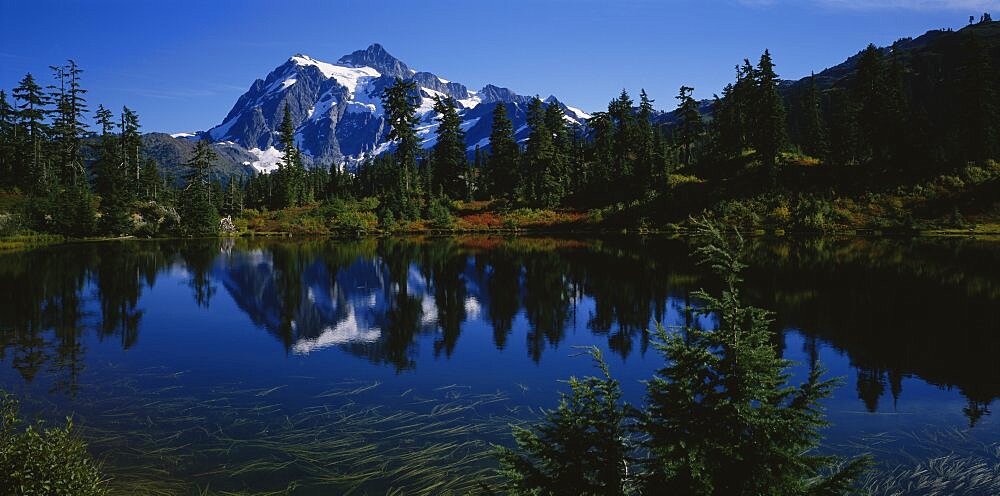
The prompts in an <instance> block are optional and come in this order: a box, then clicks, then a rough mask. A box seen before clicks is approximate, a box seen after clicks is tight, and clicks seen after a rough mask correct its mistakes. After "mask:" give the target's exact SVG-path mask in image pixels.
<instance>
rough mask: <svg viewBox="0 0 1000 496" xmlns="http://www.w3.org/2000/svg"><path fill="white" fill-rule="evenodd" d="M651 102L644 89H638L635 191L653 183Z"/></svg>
mask: <svg viewBox="0 0 1000 496" xmlns="http://www.w3.org/2000/svg"><path fill="white" fill-rule="evenodd" d="M653 102H654V100H652V99H650V98H649V95H647V94H646V90H645V89H641V90H639V113H638V114H636V133H635V134H636V136H635V139H636V158H635V181H634V183H635V186H636V188H637V192H642V191H645V190H647V189H649V188H650V187H651V186H652V184H653V181H652V179H653V175H654V170H655V169H656V167H655V165H654V162H655V156H656V147H655V141H656V136H655V130H654V129H653V122H652V119H653Z"/></svg>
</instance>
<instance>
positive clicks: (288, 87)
mask: <svg viewBox="0 0 1000 496" xmlns="http://www.w3.org/2000/svg"><path fill="white" fill-rule="evenodd" d="M397 77H401V78H404V79H408V80H412V81H414V82H416V83H417V86H418V87H419V91H420V97H421V104H420V107H419V109H418V111H417V112H418V115H419V117H420V123H419V124H418V128H417V131H418V134H419V135H420V136H421V137H423V138H424V146H425V147H431V146H433V144H434V141H435V138H434V130H435V128H436V127H437V122H436V120H435V118H434V117H435V115H436V114H435V112H434V111H433V104H434V97H435V96H448V97H451V98H454V99H455V100H456V101H457V102H458V104H459V106H460V107H461V109H460V113H461V115H462V119H463V126H462V128H463V129H464V130H465V133H466V142H467V146H468V149H469V151H470V153H471V152H472V151H474V150H475V148H476V146H480V147H484V148H485V147H488V145H489V134H490V130H491V128H492V112H493V109H494V107H495V106H496V105H498V104H503V105H506V106H507V111H508V115H509V117H510V118H511V120H512V121H513V123H514V129H515V130H516V133H517V138H518V139H519V140H524V139H525V138H527V135H528V129H527V125H526V121H527V106H528V101H529V100H530V98H531V97H528V96H524V95H518V94H516V93H514V92H513V91H511V90H509V89H507V88H501V87H497V86H493V85H487V86H486V87H484V88H482V89H481V90H479V91H472V90H469V89H468V88H467V87H466V86H465V85H463V84H460V83H456V82H453V81H448V80H446V79H442V78H440V77H438V76H436V75H434V74H432V73H430V72H421V71H415V70H413V69H411V68H409V67H408V66H407V65H406V64H405V63H403V62H402V61H400V60H398V59H396V58H395V57H393V56H392V55H390V54H389V53H388V52H386V50H385V49H384V48H382V46H381V45H378V44H374V45H371V46H369V47H368V48H367V49H365V50H358V51H356V52H353V53H351V54H348V55H345V56H343V57H341V58H340V59H339V60H337V62H336V63H333V64H331V63H327V62H322V61H320V60H317V59H315V58H312V57H310V56H308V55H303V54H297V55H294V56H292V57H291V58H289V59H288V60H287V61H286V62H285V63H283V64H281V65H280V66H278V67H277V68H276V69H274V70H273V71H271V73H270V74H268V75H267V77H266V78H264V79H258V80H256V81H254V82H253V84H252V85H251V86H250V89H249V90H248V91H247V92H246V93H244V94H243V96H241V97H240V98H239V100H237V102H236V104H235V105H234V106H233V108H232V110H230V112H229V114H228V115H227V116H226V118H225V119H223V121H222V123H221V124H219V125H218V126H215V127H214V128H212V129H210V130H209V131H207V133H202V136H205V135H207V137H209V138H210V139H211V140H212V141H214V142H216V143H227V144H228V143H232V144H234V145H238V146H239V147H242V148H244V149H245V150H247V151H248V152H249V153H250V154H251V156H252V157H253V158H254V159H253V160H249V161H247V162H246V163H245V165H249V166H252V167H253V168H254V169H256V170H257V171H262V172H269V171H271V170H273V169H274V168H276V167H277V165H276V164H277V161H278V160H279V159H280V157H281V156H282V152H281V151H279V144H278V137H279V136H278V130H279V128H280V126H281V121H282V118H283V115H284V108H285V105H286V104H287V105H288V107H289V110H290V112H291V116H292V122H293V123H294V125H295V129H296V142H297V144H298V146H299V148H300V149H301V150H302V152H303V155H304V158H305V161H306V162H307V165H310V164H314V165H324V166H326V165H330V164H334V163H336V164H340V163H347V164H352V163H356V161H358V160H360V159H363V158H365V157H370V156H373V155H375V154H378V153H381V152H383V151H385V150H388V149H389V148H390V146H391V144H389V143H387V142H386V135H387V133H388V126H387V125H386V122H385V119H384V112H383V109H382V104H381V95H382V91H383V90H384V89H385V88H386V87H387V86H391V85H392V84H393V82H394V80H395V78H397ZM545 101H546V103H547V104H557V105H559V106H560V107H562V108H563V110H564V111H565V113H566V119H567V121H568V122H570V123H583V121H584V120H585V119H586V118H587V117H589V116H588V115H587V114H586V113H584V112H583V111H581V110H579V109H576V108H573V107H568V106H566V105H564V104H562V103H561V102H559V100H557V99H556V98H555V97H554V96H550V97H549V98H547V99H546V100H545ZM185 137H187V136H185Z"/></svg>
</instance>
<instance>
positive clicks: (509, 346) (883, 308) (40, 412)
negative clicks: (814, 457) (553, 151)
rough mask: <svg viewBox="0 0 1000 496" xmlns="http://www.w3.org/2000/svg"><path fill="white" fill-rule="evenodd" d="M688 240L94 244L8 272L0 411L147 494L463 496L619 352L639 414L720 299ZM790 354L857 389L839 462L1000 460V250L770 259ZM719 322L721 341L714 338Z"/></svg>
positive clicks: (773, 253) (753, 271)
mask: <svg viewBox="0 0 1000 496" xmlns="http://www.w3.org/2000/svg"><path fill="white" fill-rule="evenodd" d="M693 247H694V245H693V244H692V242H691V241H689V240H685V239H670V238H665V237H636V236H632V237H622V236H616V237H603V238H587V239H580V238H569V237H565V238H561V237H545V238H543V237H539V238H535V237H489V236H468V237H424V238H387V239H385V238H383V239H363V240H357V241H339V240H328V239H316V240H309V239H306V240H287V239H284V240H272V239H265V240H253V239H251V240H248V239H235V240H233V239H225V240H190V241H138V240H136V241H113V242H99V243H98V242H95V243H78V244H68V245H62V246H55V247H48V248H42V249H37V250H33V251H28V252H19V253H11V254H4V255H0V293H2V294H3V297H2V298H0V388H3V389H6V390H8V391H10V392H13V393H15V394H16V395H17V396H18V397H19V398H20V399H21V400H22V407H23V409H24V412H25V413H27V414H28V415H29V416H32V417H35V416H37V417H40V418H44V419H48V420H51V421H58V420H59V419H61V418H64V417H66V416H68V415H73V416H74V421H75V423H76V425H77V426H79V428H80V429H81V432H82V434H83V435H84V436H85V437H86V439H87V440H88V441H89V442H90V443H91V447H92V449H93V451H94V452H95V453H96V454H97V455H98V456H99V457H101V459H103V460H105V461H106V464H107V465H106V468H107V470H108V471H109V472H110V473H111V474H112V475H113V476H114V477H115V481H116V482H115V484H116V487H118V488H119V489H120V490H121V491H122V492H123V493H127V492H142V493H147V494H178V493H180V494H190V493H194V494H197V491H198V490H202V489H206V488H209V489H211V490H213V491H238V490H244V489H248V488H252V489H254V490H260V491H263V490H267V491H279V490H283V489H287V490H288V492H290V493H292V494H330V493H332V492H333V493H336V492H342V491H346V490H348V489H349V488H356V489H358V490H359V491H360V493H373V494H384V493H385V492H386V491H388V490H389V489H390V488H396V489H402V490H404V491H405V492H406V493H407V494H421V493H426V494H440V493H446V492H448V491H452V492H454V493H464V492H466V491H469V490H472V489H475V488H476V487H477V486H478V484H479V483H480V482H484V481H485V482H489V480H490V477H491V476H492V475H491V469H492V467H493V466H494V462H493V459H492V458H491V456H490V454H489V452H488V449H489V447H490V445H491V443H501V444H510V443H511V437H510V427H509V425H510V424H511V423H517V422H522V421H525V420H530V419H534V418H537V415H538V413H539V409H541V408H551V407H554V406H555V405H556V403H557V401H558V393H559V392H560V391H565V390H566V389H567V388H566V387H565V384H564V383H562V382H560V381H561V380H564V379H566V378H568V377H569V376H571V375H577V376H581V375H586V374H590V373H593V372H594V371H595V370H594V368H593V364H592V362H591V361H590V360H589V359H588V358H587V357H585V356H580V355H581V353H582V352H583V351H584V350H582V349H581V347H585V346H597V347H599V348H600V349H602V350H603V351H604V355H605V357H606V358H607V360H608V363H609V366H610V368H611V372H612V374H613V375H614V376H615V377H616V378H617V379H619V380H620V381H621V382H622V385H623V389H624V392H625V396H626V399H627V400H628V401H629V402H631V403H641V402H642V401H643V393H644V388H643V384H642V383H641V381H642V380H643V379H646V378H649V377H650V376H651V375H652V374H653V372H654V371H655V370H656V369H657V368H658V367H660V366H661V365H662V364H663V360H662V358H661V357H660V355H659V354H658V353H657V351H656V349H655V348H654V346H653V344H654V340H655V336H654V334H652V333H650V332H647V329H652V328H655V326H656V325H658V324H660V325H664V326H677V325H684V324H685V323H688V324H692V325H711V322H706V321H701V322H692V321H691V320H692V319H691V318H690V313H689V312H687V311H685V309H686V308H687V307H688V306H689V305H692V304H697V302H695V301H691V299H690V297H689V293H690V292H692V291H694V290H696V289H699V288H705V289H707V290H709V291H712V290H714V289H717V288H718V287H719V286H720V283H719V281H718V280H717V279H716V278H715V277H714V276H712V275H711V274H710V273H709V272H708V271H707V270H706V268H704V267H701V266H699V265H697V264H696V263H695V260H694V259H692V256H691V252H692V249H693ZM747 248H748V250H747V251H748V256H747V261H748V262H749V264H750V268H749V269H748V270H747V271H746V273H745V279H746V281H745V284H746V286H745V288H746V289H745V295H746V296H747V298H748V299H749V300H750V301H751V302H752V303H754V304H756V305H758V306H762V307H764V308H767V309H770V310H773V311H774V312H775V315H774V342H775V345H776V346H778V347H779V348H780V349H781V350H782V352H783V354H784V356H785V357H786V358H789V359H791V360H793V361H794V362H795V365H794V367H793V372H794V377H795V379H796V380H798V379H801V378H803V377H804V376H805V375H806V374H807V372H808V370H809V368H810V367H814V366H822V367H824V368H825V369H827V370H828V375H831V376H838V377H842V378H843V383H842V385H841V386H840V387H839V388H838V389H837V390H836V393H835V395H834V396H833V397H832V398H830V399H829V400H827V401H826V402H825V405H826V407H827V412H828V418H829V420H830V422H831V426H830V427H829V428H827V429H826V430H825V431H824V434H825V436H826V441H825V443H824V449H825V450H828V451H830V452H835V453H843V454H856V453H862V452H870V453H874V454H875V456H876V458H877V459H878V461H879V462H880V463H881V464H882V467H884V468H886V469H888V468H891V467H894V466H896V465H898V464H903V465H904V466H905V465H907V464H909V465H913V464H916V463H920V462H922V461H924V460H929V459H931V458H934V457H940V456H944V455H948V454H956V453H957V454H959V455H966V454H968V455H975V454H977V453H981V452H983V451H984V450H985V451H988V448H989V447H990V446H991V445H993V444H995V443H998V442H1000V429H998V427H1000V422H998V419H997V418H996V417H995V416H994V415H992V414H991V412H990V410H991V405H992V404H993V402H994V400H995V399H996V398H997V397H1000V360H998V358H997V357H1000V243H997V242H987V241H976V240H972V239H926V238H916V239H910V238H842V239H826V238H819V239H788V238H776V239H763V238H761V239H752V240H750V241H749V244H748V247H747ZM703 320H704V319H703Z"/></svg>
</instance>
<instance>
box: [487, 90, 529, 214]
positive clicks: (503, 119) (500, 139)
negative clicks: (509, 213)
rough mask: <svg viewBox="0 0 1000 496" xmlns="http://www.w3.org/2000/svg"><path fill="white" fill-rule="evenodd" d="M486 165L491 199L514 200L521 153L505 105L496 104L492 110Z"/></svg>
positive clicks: (501, 103)
mask: <svg viewBox="0 0 1000 496" xmlns="http://www.w3.org/2000/svg"><path fill="white" fill-rule="evenodd" d="M490 152H491V153H490V158H489V164H488V173H487V176H488V182H489V190H490V193H491V194H492V196H493V197H496V198H505V199H507V200H513V199H514V192H515V190H516V188H517V185H518V183H519V180H518V177H519V174H518V162H519V155H520V152H521V149H520V147H519V146H518V144H517V141H516V140H515V138H514V125H513V124H512V123H511V122H510V119H509V118H508V117H507V105H506V104H505V103H503V102H498V103H497V104H496V106H495V107H494V108H493V128H492V130H491V131H490Z"/></svg>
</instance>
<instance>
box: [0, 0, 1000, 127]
mask: <svg viewBox="0 0 1000 496" xmlns="http://www.w3.org/2000/svg"><path fill="white" fill-rule="evenodd" d="M983 11H993V12H994V18H996V17H997V16H998V15H1000V0H715V1H712V0H661V1H656V0H618V1H615V0H548V1H547V0H531V1H528V0H525V1H509V2H507V1H502V0H492V1H490V0H486V1H470V0H463V1H461V2H458V1H420V2H418V1H402V0H400V1H374V0H372V1H282V2H277V1H273V0H272V1H266V2H265V1H257V0H252V1H227V0H196V1H188V2H178V1H172V2H162V1H161V2H153V1H142V0H130V1H124V0H121V1H102V0H91V1H82V0H21V1H15V0H0V88H4V89H7V90H9V89H10V88H12V87H13V86H15V85H16V83H17V81H18V80H19V79H20V78H21V77H22V76H23V75H24V74H25V73H26V72H32V73H34V74H35V75H36V76H40V77H41V78H42V79H44V80H46V81H47V80H48V77H49V72H50V71H49V69H48V66H49V65H53V64H60V63H62V62H63V61H64V60H65V59H67V58H73V59H75V60H76V61H77V62H78V63H79V64H80V65H81V66H82V67H83V69H84V70H85V73H84V81H83V82H84V85H85V87H86V88H87V89H89V90H90V94H89V101H90V104H91V106H92V107H96V106H97V104H98V103H103V104H104V105H105V106H109V107H112V108H115V109H120V108H121V106H122V105H128V106H129V107H131V108H133V109H135V110H137V111H138V112H139V115H140V117H141V120H142V124H143V128H144V130H146V131H154V130H155V131H167V132H177V131H190V130H201V129H207V128H209V127H211V126H213V125H215V124H218V123H219V122H220V121H221V120H222V119H223V117H225V114H226V113H227V112H228V111H229V109H230V107H231V106H232V105H233V103H235V101H236V99H237V98H238V97H239V96H240V95H241V94H242V93H243V92H244V91H245V90H246V89H247V88H248V87H249V86H250V84H251V83H252V82H253V80H254V79H255V78H263V77H264V76H265V75H267V73H268V72H270V71H271V70H272V69H273V68H275V67H276V66H278V65H280V64H281V63H283V62H284V61H285V60H286V59H287V58H288V57H289V56H291V55H292V54H295V53H299V52H301V53H306V54H309V55H311V56H313V57H314V58H317V59H320V60H325V61H329V62H334V61H336V59H337V58H339V57H340V56H341V55H343V54H345V53H349V52H351V51H353V50H356V49H360V48H364V47H366V46H368V45H369V44H370V43H373V42H378V43H381V44H382V45H384V46H385V47H386V49H387V50H388V51H389V52H390V53H392V54H393V55H395V56H396V57H398V58H399V59H401V60H403V61H404V62H406V63H407V64H408V65H409V66H410V67H413V68H416V69H418V70H428V71H431V72H434V73H436V74H438V75H439V76H441V77H443V78H446V79H450V80H453V81H458V82H462V83H464V84H466V85H468V86H469V87H470V88H473V89H478V88H480V87H482V86H483V85H484V84H486V83H494V84H497V85H500V86H507V87H509V88H511V89H513V90H515V91H517V92H519V93H524V94H535V93H537V94H539V95H541V96H542V97H544V96H547V95H548V94H555V95H557V96H558V97H559V98H560V99H562V100H563V101H565V102H566V103H568V104H570V105H574V106H577V107H581V108H583V109H584V110H588V111H592V110H596V109H599V108H601V107H603V106H605V105H606V104H607V101H608V100H609V99H611V98H612V97H613V96H615V95H617V93H618V92H619V91H620V90H621V89H622V88H626V89H628V90H629V91H630V92H631V93H633V94H637V93H638V90H639V88H646V90H647V92H648V93H649V94H650V95H651V96H652V97H653V98H655V99H656V100H657V102H656V106H657V108H672V107H673V106H674V100H673V97H674V95H675V94H676V93H677V89H678V87H680V85H681V84H686V85H689V86H693V87H694V88H695V90H696V96H698V97H699V98H707V97H710V96H711V95H712V94H713V93H715V92H718V91H719V90H720V89H721V87H722V86H723V85H725V84H726V83H727V82H728V81H729V80H730V79H732V77H733V66H734V65H735V64H737V63H738V62H740V61H741V60H742V59H743V58H744V57H750V58H752V59H755V58H756V57H758V56H759V54H760V52H761V51H763V50H764V48H769V49H770V50H771V52H772V54H773V55H774V57H775V61H776V63H777V70H778V73H779V75H781V76H782V77H784V78H789V79H792V78H800V77H803V76H805V75H808V74H809V72H810V71H812V70H819V69H822V68H824V67H827V66H830V65H833V64H836V63H839V62H841V61H842V60H844V59H845V58H846V57H847V56H849V55H851V54H853V53H855V52H857V51H858V50H860V49H862V48H863V47H864V46H865V45H866V44H868V43H870V42H871V43H876V44H879V45H886V44H890V43H891V42H893V41H894V40H896V39H898V38H901V37H904V36H917V35H919V34H922V33H923V32H924V31H926V30H928V29H934V28H942V27H955V28H958V27H961V26H962V25H964V24H965V23H966V22H967V20H968V17H969V15H972V14H976V15H977V16H978V14H980V13H982V12H983Z"/></svg>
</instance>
